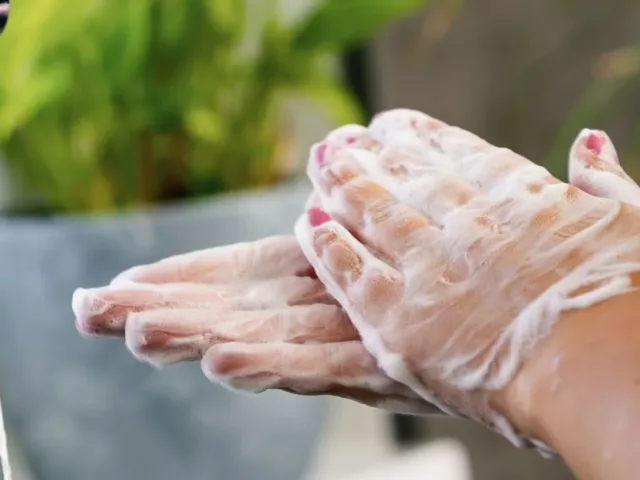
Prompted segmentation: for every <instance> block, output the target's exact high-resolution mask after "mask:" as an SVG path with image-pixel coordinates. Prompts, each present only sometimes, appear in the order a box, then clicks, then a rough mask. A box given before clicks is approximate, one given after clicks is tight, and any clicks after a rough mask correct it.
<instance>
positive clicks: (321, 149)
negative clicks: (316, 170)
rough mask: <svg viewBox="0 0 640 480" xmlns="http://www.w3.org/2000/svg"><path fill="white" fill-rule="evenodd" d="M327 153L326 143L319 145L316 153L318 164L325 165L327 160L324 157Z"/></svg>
mask: <svg viewBox="0 0 640 480" xmlns="http://www.w3.org/2000/svg"><path fill="white" fill-rule="evenodd" d="M326 153H327V144H326V143H321V144H320V145H318V146H317V147H316V151H315V155H316V162H318V164H319V165H324V163H325V158H324V156H325V155H326Z"/></svg>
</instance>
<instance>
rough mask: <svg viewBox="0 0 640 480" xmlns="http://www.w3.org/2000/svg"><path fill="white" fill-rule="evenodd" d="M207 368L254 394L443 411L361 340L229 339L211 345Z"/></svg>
mask: <svg viewBox="0 0 640 480" xmlns="http://www.w3.org/2000/svg"><path fill="white" fill-rule="evenodd" d="M202 370H203V372H204V373H205V375H206V376H207V378H209V380H211V381H212V382H216V383H221V384H222V385H224V386H226V387H227V388H230V389H233V390H242V391H248V392H253V393H259V392H263V391H265V390H268V389H281V390H285V391H288V392H292V393H297V394H302V395H334V396H338V397H342V398H348V399H351V400H355V401H357V402H360V403H363V404H365V405H368V406H371V407H376V408H382V409H385V410H387V411H392V412H396V413H409V414H422V415H424V414H433V413H439V410H438V409H437V408H436V407H434V406H433V405H430V404H428V403H426V402H425V401H423V400H422V399H420V398H419V397H418V396H417V395H416V394H415V393H413V392H412V391H411V390H410V389H408V388H407V387H405V386H404V385H401V384H399V383H396V382H394V381H392V380H391V379H389V377H387V376H386V375H384V374H383V373H382V372H381V371H380V369H379V368H378V366H377V363H376V360H375V359H374V358H373V357H372V356H371V355H370V354H369V353H368V352H367V351H366V350H365V349H364V347H363V346H362V343H360V342H358V341H354V342H341V343H332V344H323V345H293V344H283V345H279V344H260V345H257V344H246V343H226V344H220V345H216V346H215V347H213V348H211V349H210V350H209V351H208V352H207V353H206V355H205V357H204V358H203V360H202Z"/></svg>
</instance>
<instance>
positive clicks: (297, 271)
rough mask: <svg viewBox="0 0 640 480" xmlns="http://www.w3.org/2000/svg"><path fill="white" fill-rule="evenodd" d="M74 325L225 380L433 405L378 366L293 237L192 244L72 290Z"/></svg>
mask: <svg viewBox="0 0 640 480" xmlns="http://www.w3.org/2000/svg"><path fill="white" fill-rule="evenodd" d="M73 310H74V313H75V315H76V326H77V328H78V330H79V331H80V332H82V333H83V334H86V335H99V336H112V337H125V338H126V343H127V346H128V348H129V350H130V351H131V352H132V353H133V354H134V355H135V356H136V357H137V358H139V359H140V360H142V361H146V362H148V363H151V364H153V365H156V366H162V365H168V364H172V363H176V362H183V361H195V360H202V368H203V371H204V373H205V374H206V375H207V376H208V377H209V378H211V379H212V380H215V381H216V382H220V383H223V384H224V385H225V386H227V387H229V388H232V389H241V390H245V391H251V392H260V391H263V390H266V389H274V388H278V389H282V390H286V391H290V392H295V393H299V394H304V395H317V394H328V395H336V396H340V397H344V398H349V399H352V400H356V401H358V402H361V403H364V404H366V405H370V406H374V407H380V408H387V409H389V410H393V411H397V412H405V413H424V412H426V411H429V410H433V406H431V405H429V404H427V403H426V402H424V401H423V400H422V399H420V397H419V396H418V395H417V394H415V393H414V392H413V391H411V390H410V389H408V388H407V387H405V386H404V385H402V384H399V383H397V382H394V381H393V380H391V379H389V378H388V377H387V376H386V375H384V374H383V373H382V372H381V371H380V369H379V368H378V366H377V364H376V362H375V360H374V358H373V357H371V355H369V353H368V352H367V351H366V350H365V349H364V347H363V346H362V343H361V342H360V341H359V336H358V333H357V332H356V330H355V329H354V328H353V325H352V324H351V322H350V321H349V319H348V318H347V316H346V315H345V313H344V311H343V310H342V309H341V308H340V307H338V306H337V304H336V302H335V300H334V299H333V298H332V297H331V296H329V295H328V294H327V292H326V289H325V288H324V285H323V284H322V283H321V282H320V281H319V280H318V279H317V278H315V276H314V273H313V269H312V268H311V266H310V265H309V263H308V262H307V260H306V258H305V257H304V255H303V254H302V251H301V250H300V247H299V246H298V244H297V242H296V240H295V238H294V237H293V236H278V237H269V238H265V239H262V240H258V241H256V242H250V243H242V244H236V245H230V246H225V247H219V248H212V249H208V250H203V251H198V252H192V253H188V254H185V255H178V256H175V257H170V258H167V259H164V260H162V261H160V262H157V263H154V264H151V265H146V266H141V267H135V268H132V269H130V270H127V271H125V272H123V273H122V274H120V275H119V276H118V277H116V278H115V279H114V280H113V281H112V282H111V285H109V286H106V287H101V288H93V289H78V290H77V291H76V292H75V293H74V296H73Z"/></svg>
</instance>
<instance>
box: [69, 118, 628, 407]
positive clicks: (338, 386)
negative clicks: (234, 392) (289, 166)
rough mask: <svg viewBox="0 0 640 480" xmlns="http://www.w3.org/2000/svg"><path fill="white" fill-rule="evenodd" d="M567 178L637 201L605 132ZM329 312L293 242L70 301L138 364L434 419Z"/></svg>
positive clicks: (141, 275) (343, 320)
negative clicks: (121, 340)
mask: <svg viewBox="0 0 640 480" xmlns="http://www.w3.org/2000/svg"><path fill="white" fill-rule="evenodd" d="M407 114H410V112H407ZM364 131H366V129H364V127H356V126H350V127H343V128H341V129H338V130H336V131H334V132H332V133H331V134H330V135H329V136H328V138H327V140H328V141H329V142H331V144H332V145H333V147H336V146H340V145H342V146H347V145H352V144H354V143H355V142H359V144H362V143H363V142H365V143H366V142H367V141H369V143H370V144H371V145H373V144H374V142H371V141H370V140H367V138H366V137H362V136H360V137H358V135H357V134H359V133H362V132H364ZM592 134H595V135H596V137H597V138H603V139H605V144H604V146H603V147H602V149H601V150H602V152H604V153H605V155H604V156H602V155H600V154H598V153H597V152H594V151H593V150H592V149H590V148H589V147H588V146H587V145H586V144H587V142H588V139H589V138H591V136H592ZM611 152H613V154H612V153H611ZM592 165H596V166H597V168H591V166H592ZM570 172H571V182H572V183H574V182H575V183H576V184H577V183H578V182H577V181H578V180H579V187H580V188H581V189H583V190H585V191H588V192H590V193H593V194H596V195H600V196H609V197H611V198H615V196H616V194H617V193H618V192H628V194H627V196H628V197H629V198H627V201H630V202H634V203H640V189H638V187H637V186H636V185H635V183H633V181H631V180H630V179H629V178H628V177H626V175H625V174H624V172H623V170H622V169H621V167H620V166H619V163H618V162H617V156H615V150H613V147H612V145H611V142H610V141H609V140H608V138H607V137H606V136H605V135H604V134H603V133H602V132H592V131H583V132H582V133H581V134H580V136H579V137H578V139H577V140H576V142H575V144H574V146H573V147H572V150H571V154H570ZM314 201H315V202H317V198H316V199H315V200H311V202H312V203H313V202H314ZM335 304H336V302H335V301H334V300H333V299H332V297H331V296H330V295H327V294H326V291H325V288H324V285H323V284H322V283H321V282H320V281H319V280H317V279H316V278H315V277H314V274H313V269H312V267H311V266H310V265H309V263H308V262H307V260H306V258H305V257H304V256H303V255H302V252H301V250H300V248H299V246H298V244H297V242H296V241H295V239H294V238H293V237H290V236H284V237H275V238H270V239H264V240H260V241H258V242H252V243H247V244H240V245H233V246H228V247H222V248H214V249H210V250H205V251H202V252H193V253H190V254H186V255H179V256H177V257H172V258H170V259H166V260H163V261H161V262H158V263H156V264H152V265H148V266H142V267H136V268H133V269H131V270H129V271H126V272H124V273H123V274H121V275H119V276H118V277H117V278H116V279H115V280H114V281H113V282H112V284H111V285H110V286H107V287H102V288H96V289H90V290H78V292H76V294H75V295H74V302H73V306H74V312H75V313H76V318H77V325H78V329H79V330H80V331H81V332H84V333H85V334H93V335H101V336H119V337H122V336H125V331H126V333H127V344H128V346H129V348H130V350H131V351H132V352H133V353H134V355H136V356H137V357H138V358H140V359H141V360H144V361H147V362H150V363H153V364H156V365H163V364H168V363H174V362H179V361H189V360H200V359H201V358H202V357H203V356H204V355H205V353H206V357H205V359H204V361H203V362H202V366H203V370H204V371H205V373H206V374H207V375H208V376H209V378H211V379H213V380H215V381H217V382H221V383H223V384H225V385H227V386H229V387H231V388H236V389H246V390H250V391H260V390H263V389H267V388H282V389H286V390H289V391H296V392H298V393H303V394H333V395H339V396H343V397H346V398H351V399H354V400H356V401H359V402H362V403H365V404H367V405H371V406H375V407H379V408H385V409H387V410H390V411H395V412H406V413H419V414H424V413H432V412H434V408H433V406H432V405H431V404H430V403H429V402H427V401H426V400H424V399H422V398H421V397H420V396H419V395H418V394H416V393H415V392H413V391H412V390H411V389H409V388H408V387H406V386H404V385H402V384H401V383H398V382H395V381H393V380H391V379H390V378H389V377H388V376H387V375H385V374H384V373H383V372H382V371H381V370H380V369H379V367H378V365H377V362H376V360H375V359H374V358H373V357H372V356H371V355H370V354H369V353H368V352H367V351H366V350H365V349H364V347H363V345H362V343H361V341H360V338H359V336H358V334H357V333H356V332H355V331H354V329H353V327H352V326H351V322H350V320H349V319H348V318H347V317H346V315H345V314H344V313H343V311H342V310H341V309H338V308H336V307H335ZM207 352H208V353H207Z"/></svg>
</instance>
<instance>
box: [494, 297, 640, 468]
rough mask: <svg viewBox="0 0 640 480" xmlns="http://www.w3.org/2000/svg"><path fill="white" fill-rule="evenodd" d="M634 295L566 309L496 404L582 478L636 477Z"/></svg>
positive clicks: (638, 374)
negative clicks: (576, 308) (552, 449)
mask: <svg viewBox="0 0 640 480" xmlns="http://www.w3.org/2000/svg"><path fill="white" fill-rule="evenodd" d="M639 306H640V293H638V292H633V293H630V294H627V295H623V296H619V297H615V298H613V299H611V300H609V301H606V302H603V303H601V304H598V305H595V306H593V307H591V308H588V309H585V310H576V311H572V312H569V313H568V314H567V315H565V316H564V317H563V319H562V320H561V321H560V322H559V323H558V324H557V325H556V327H555V328H554V330H553V332H552V333H551V335H550V336H549V337H547V338H545V339H544V340H543V341H542V342H541V343H540V344H539V345H538V346H537V347H536V350H535V351H534V352H533V354H532V355H531V357H530V360H529V361H528V362H527V363H526V364H525V366H524V367H523V368H522V370H521V371H520V373H519V374H518V376H517V377H516V378H515V380H514V382H513V383H512V384H511V385H510V386H509V387H508V388H507V389H506V390H505V391H503V392H501V393H500V394H499V397H496V398H495V399H494V401H496V402H497V403H498V404H499V405H500V406H499V407H498V408H502V409H503V411H505V412H506V413H507V415H508V416H509V418H511V419H512V421H513V422H514V423H515V424H516V425H518V427H519V428H520V429H521V430H522V431H524V432H527V433H528V434H530V435H532V436H534V437H537V438H540V439H542V440H544V441H545V442H546V443H547V444H549V445H551V446H553V447H554V449H555V450H556V451H557V452H558V453H559V454H560V455H561V456H562V458H563V459H564V460H565V461H566V463H567V464H568V465H569V467H570V468H571V469H572V470H573V472H574V473H575V474H576V475H577V476H578V477H579V478H580V479H583V480H597V479H611V480H627V479H629V480H630V479H633V478H637V472H638V471H639V469H640V459H639V458H638V441H639V437H638V432H640V408H638V406H639V405H640V350H639V349H638V347H637V346H638V344H639V342H640V324H639V323H638V319H637V311H638V307H639Z"/></svg>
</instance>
